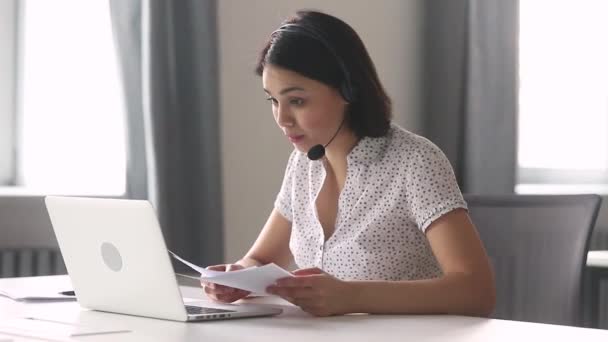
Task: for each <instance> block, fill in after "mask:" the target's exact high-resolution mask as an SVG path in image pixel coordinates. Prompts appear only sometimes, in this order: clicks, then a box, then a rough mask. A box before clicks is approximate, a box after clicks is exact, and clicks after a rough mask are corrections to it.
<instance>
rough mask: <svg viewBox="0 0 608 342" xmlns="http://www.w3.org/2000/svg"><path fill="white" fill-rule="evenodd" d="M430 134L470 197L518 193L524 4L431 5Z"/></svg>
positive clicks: (471, 1) (427, 52)
mask: <svg viewBox="0 0 608 342" xmlns="http://www.w3.org/2000/svg"><path fill="white" fill-rule="evenodd" d="M424 6H425V18H424V19H425V27H424V35H425V36H424V42H425V43H424V44H425V46H424V77H423V79H424V81H425V85H424V90H425V98H424V102H423V103H424V110H423V113H424V114H423V115H424V118H423V122H424V123H425V124H424V134H425V136H427V137H428V138H429V139H430V140H432V141H433V142H435V143H436V144H437V145H438V146H439V147H440V148H441V149H442V150H443V151H444V152H445V153H446V155H447V157H448V159H449V160H450V162H451V163H452V166H453V167H454V171H455V173H456V176H457V179H458V182H459V184H460V186H461V189H462V190H463V192H470V193H479V194H501V193H502V194H505V193H513V192H514V186H515V172H516V163H517V159H516V151H517V150H516V137H517V131H516V129H517V124H516V123H517V79H518V78H517V56H518V48H517V40H518V26H519V25H518V1H517V0H427V1H425V2H424Z"/></svg>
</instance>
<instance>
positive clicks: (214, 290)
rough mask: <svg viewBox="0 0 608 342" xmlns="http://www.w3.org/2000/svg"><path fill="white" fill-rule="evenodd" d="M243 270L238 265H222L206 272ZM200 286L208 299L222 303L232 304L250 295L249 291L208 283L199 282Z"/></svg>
mask: <svg viewBox="0 0 608 342" xmlns="http://www.w3.org/2000/svg"><path fill="white" fill-rule="evenodd" d="M243 268H244V267H243V266H241V265H239V264H224V265H215V266H209V267H207V269H208V270H212V271H224V272H230V271H236V270H240V269H243ZM201 286H202V287H203V291H204V292H205V294H206V295H207V296H208V297H209V298H211V299H213V300H215V301H218V302H223V303H232V302H234V301H237V300H239V299H242V298H245V297H247V296H248V295H249V293H250V292H249V291H245V290H241V289H235V288H233V287H228V286H224V285H219V284H214V283H209V282H206V281H201Z"/></svg>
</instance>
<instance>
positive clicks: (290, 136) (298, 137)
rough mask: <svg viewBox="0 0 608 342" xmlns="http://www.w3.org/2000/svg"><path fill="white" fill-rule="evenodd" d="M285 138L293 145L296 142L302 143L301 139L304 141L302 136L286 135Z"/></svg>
mask: <svg viewBox="0 0 608 342" xmlns="http://www.w3.org/2000/svg"><path fill="white" fill-rule="evenodd" d="M287 138H288V139H289V141H291V142H292V143H293V144H297V143H298V142H300V141H302V139H304V135H303V134H301V135H291V134H289V135H287Z"/></svg>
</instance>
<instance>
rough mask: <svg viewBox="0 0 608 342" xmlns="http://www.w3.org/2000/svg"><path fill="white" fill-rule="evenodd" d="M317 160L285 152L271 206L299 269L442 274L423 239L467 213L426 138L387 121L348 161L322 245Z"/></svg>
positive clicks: (443, 161) (356, 274)
mask: <svg viewBox="0 0 608 342" xmlns="http://www.w3.org/2000/svg"><path fill="white" fill-rule="evenodd" d="M324 179H325V168H324V167H323V162H322V161H321V160H319V161H311V160H309V159H308V158H307V157H306V154H304V153H301V152H299V151H297V150H294V152H293V153H292V154H291V156H290V158H289V162H288V164H287V169H286V171H285V178H284V180H283V185H282V186H281V190H280V192H279V194H278V196H277V199H276V201H275V208H276V209H277V210H278V211H279V213H280V214H281V215H283V216H284V217H285V218H286V219H287V220H289V221H290V222H291V223H292V225H291V237H290V242H289V247H290V249H291V253H292V254H293V256H294V258H295V262H296V264H297V265H298V267H300V268H306V267H319V268H321V269H323V270H324V271H325V272H327V273H329V274H331V275H333V276H335V277H337V278H339V279H343V280H414V279H429V278H435V277H438V276H440V275H441V274H442V271H441V268H440V266H439V264H438V263H437V260H436V259H435V256H434V255H433V252H432V250H431V248H430V246H429V243H428V241H427V239H426V236H425V234H424V232H425V230H426V228H427V227H428V226H429V225H430V224H431V223H432V222H433V221H435V220H436V219H438V218H439V217H440V216H442V215H444V214H446V213H448V212H450V211H452V210H454V209H456V208H465V209H466V208H467V206H466V203H465V201H464V199H463V197H462V194H461V192H460V189H459V188H458V184H457V183H456V178H455V177H454V172H453V171H452V167H451V165H450V163H449V161H448V160H447V158H446V157H445V155H444V154H443V152H442V151H441V150H440V149H439V148H438V147H437V146H435V145H434V144H433V143H432V142H430V141H429V140H427V139H425V138H423V137H421V136H419V135H416V134H414V133H411V132H409V131H406V130H404V129H403V128H401V127H399V126H397V125H395V124H392V125H391V128H390V130H389V132H388V134H387V135H386V136H384V137H379V138H370V137H366V138H363V139H361V140H360V141H359V143H358V144H357V145H356V146H355V147H354V148H353V149H352V151H351V152H350V153H349V155H348V156H347V175H346V181H345V183H344V188H343V189H342V192H341V193H340V197H339V200H338V212H337V215H336V223H335V230H334V233H333V235H331V237H330V238H329V239H328V240H327V241H324V240H325V237H324V232H323V227H322V226H321V223H320V222H319V220H318V218H317V210H316V205H315V200H316V198H317V195H318V194H319V191H320V190H321V186H322V185H323V182H324Z"/></svg>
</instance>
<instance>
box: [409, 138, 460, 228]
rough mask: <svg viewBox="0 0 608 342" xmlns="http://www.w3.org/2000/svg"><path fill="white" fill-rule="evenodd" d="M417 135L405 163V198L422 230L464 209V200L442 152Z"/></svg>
mask: <svg viewBox="0 0 608 342" xmlns="http://www.w3.org/2000/svg"><path fill="white" fill-rule="evenodd" d="M419 138H420V140H418V141H417V142H416V144H417V145H418V146H417V148H415V149H414V153H413V155H412V156H411V157H410V159H409V163H408V164H409V165H408V170H407V180H406V192H407V193H406V198H407V199H408V202H409V209H410V210H411V214H412V216H413V217H414V219H415V220H416V224H417V225H418V228H419V229H420V230H421V231H422V232H425V231H426V229H427V228H428V227H429V225H430V224H431V223H433V221H435V220H437V219H438V218H440V217H441V216H443V215H445V214H447V213H449V212H450V211H452V210H454V209H457V208H464V209H467V204H466V202H465V201H464V198H463V196H462V193H461V192H460V188H459V187H458V183H457V182H456V177H455V176H454V171H453V170H452V166H451V164H450V162H449V160H448V159H447V157H446V156H445V154H444V153H443V152H442V151H441V150H440V149H439V147H437V146H435V145H434V144H433V143H432V142H431V141H429V140H427V139H425V138H422V137H419Z"/></svg>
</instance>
